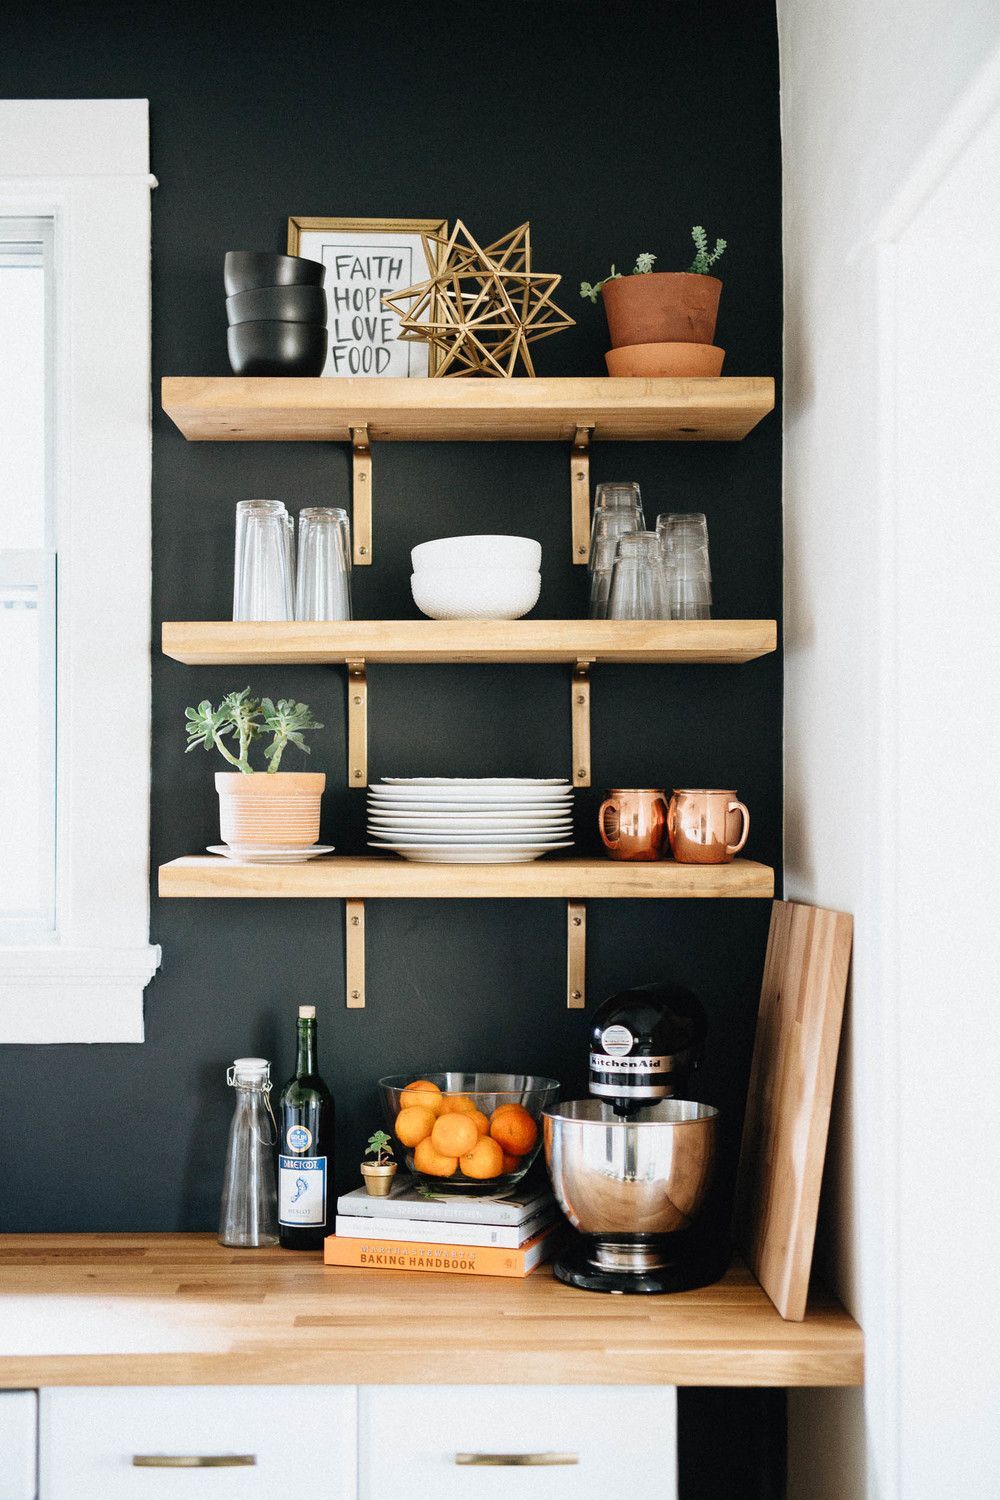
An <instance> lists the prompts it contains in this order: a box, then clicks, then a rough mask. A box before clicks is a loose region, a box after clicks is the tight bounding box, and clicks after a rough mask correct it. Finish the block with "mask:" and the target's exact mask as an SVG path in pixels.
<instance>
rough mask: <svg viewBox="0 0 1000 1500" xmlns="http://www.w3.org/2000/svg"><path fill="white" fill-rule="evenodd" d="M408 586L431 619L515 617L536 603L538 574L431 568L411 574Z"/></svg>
mask: <svg viewBox="0 0 1000 1500" xmlns="http://www.w3.org/2000/svg"><path fill="white" fill-rule="evenodd" d="M410 588H411V589H412V590H413V602H414V604H415V605H416V606H417V608H418V609H419V610H420V612H421V614H425V615H428V616H429V617H430V618H431V619H432V620H519V619H520V618H521V616H522V615H526V614H527V613H528V611H529V609H534V607H535V605H536V604H537V603H538V595H539V594H540V593H541V589H542V575H541V574H540V573H533V572H531V571H530V570H529V569H527V568H475V569H473V568H468V569H466V570H465V571H464V572H455V571H454V570H452V569H449V568H433V569H428V570H426V571H425V572H421V573H414V574H413V575H412V577H411V578H410Z"/></svg>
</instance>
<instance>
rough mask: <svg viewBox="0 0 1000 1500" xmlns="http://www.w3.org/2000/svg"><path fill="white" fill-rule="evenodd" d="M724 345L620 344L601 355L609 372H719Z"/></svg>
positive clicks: (698, 373)
mask: <svg viewBox="0 0 1000 1500" xmlns="http://www.w3.org/2000/svg"><path fill="white" fill-rule="evenodd" d="M725 357H726V351H725V349H719V348H718V347H717V346H716V345H715V344H623V345H622V347H621V348H620V349H609V350H608V352H607V354H605V356H604V359H605V362H606V364H607V367H608V374H609V375H645V376H648V377H650V378H656V377H657V376H665V375H721V374H722V361H723V360H724V359H725Z"/></svg>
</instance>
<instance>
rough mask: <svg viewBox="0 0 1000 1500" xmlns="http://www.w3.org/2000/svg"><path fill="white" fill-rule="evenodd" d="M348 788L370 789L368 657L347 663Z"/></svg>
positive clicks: (350, 659)
mask: <svg viewBox="0 0 1000 1500" xmlns="http://www.w3.org/2000/svg"><path fill="white" fill-rule="evenodd" d="M347 784H348V786H353V787H364V786H367V785H368V676H367V673H366V672H365V662H364V657H354V658H349V659H348V662H347Z"/></svg>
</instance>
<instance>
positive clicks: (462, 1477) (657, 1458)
mask: <svg viewBox="0 0 1000 1500" xmlns="http://www.w3.org/2000/svg"><path fill="white" fill-rule="evenodd" d="M557 1454H558V1455H564V1456H565V1457H567V1458H570V1459H575V1460H576V1461H575V1462H571V1463H564V1464H545V1463H544V1462H540V1461H536V1462H533V1463H526V1464H524V1465H523V1466H517V1467H513V1466H501V1465H494V1464H482V1463H476V1464H470V1463H461V1462H459V1461H458V1459H459V1457H460V1456H463V1455H467V1456H477V1457H478V1456H481V1455H486V1456H488V1457H493V1458H496V1457H499V1456H506V1457H510V1456H512V1455H526V1456H528V1457H530V1458H532V1459H536V1460H538V1459H539V1456H541V1455H557ZM358 1464H359V1472H360V1485H359V1488H358V1496H359V1500H393V1497H400V1496H408V1495H414V1496H415V1495H420V1496H433V1500H508V1497H510V1500H514V1497H516V1500H542V1497H544V1500H563V1497H565V1500H610V1497H615V1500H621V1497H623V1496H636V1497H638V1496H641V1495H650V1496H654V1495H655V1496H656V1500H676V1496H677V1393H676V1391H675V1390H674V1389H673V1387H670V1386H621V1385H616V1386H592V1385H590V1386H566V1385H563V1386H551V1385H550V1386H537V1385H536V1386H506V1385H479V1386H469V1385H436V1386H362V1387H361V1389H360V1392H359V1411H358Z"/></svg>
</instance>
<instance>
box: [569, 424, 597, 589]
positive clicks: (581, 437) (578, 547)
mask: <svg viewBox="0 0 1000 1500" xmlns="http://www.w3.org/2000/svg"><path fill="white" fill-rule="evenodd" d="M593 435H594V429H593V427H578V428H577V429H576V437H575V438H574V439H573V446H572V448H571V449H570V454H569V498H570V507H571V513H572V517H573V561H574V562H575V563H578V564H580V565H581V566H582V565H583V564H584V563H586V562H587V560H588V559H589V557H590V439H591V438H592V437H593Z"/></svg>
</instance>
